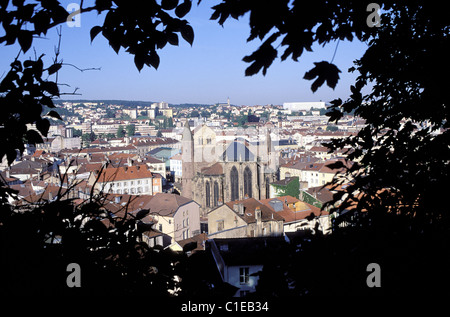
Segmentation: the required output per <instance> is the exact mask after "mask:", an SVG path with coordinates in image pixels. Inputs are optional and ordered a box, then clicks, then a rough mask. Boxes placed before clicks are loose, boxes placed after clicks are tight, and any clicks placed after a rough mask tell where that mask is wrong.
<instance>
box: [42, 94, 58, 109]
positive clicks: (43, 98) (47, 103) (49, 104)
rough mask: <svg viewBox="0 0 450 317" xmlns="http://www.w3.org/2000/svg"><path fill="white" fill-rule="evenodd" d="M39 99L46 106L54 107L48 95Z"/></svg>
mask: <svg viewBox="0 0 450 317" xmlns="http://www.w3.org/2000/svg"><path fill="white" fill-rule="evenodd" d="M40 101H41V105H44V106H47V107H49V108H55V105H54V104H53V100H52V98H50V97H48V96H44V97H42V98H41V100H40Z"/></svg>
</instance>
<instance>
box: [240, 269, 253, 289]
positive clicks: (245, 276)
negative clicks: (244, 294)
mask: <svg viewBox="0 0 450 317" xmlns="http://www.w3.org/2000/svg"><path fill="white" fill-rule="evenodd" d="M248 271H249V270H248V267H241V268H239V283H240V284H241V285H247V284H248V282H249V277H250V275H249V272H248Z"/></svg>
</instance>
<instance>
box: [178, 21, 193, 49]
mask: <svg viewBox="0 0 450 317" xmlns="http://www.w3.org/2000/svg"><path fill="white" fill-rule="evenodd" d="M181 36H182V37H183V39H184V40H185V41H186V42H188V43H189V44H191V46H192V43H194V29H193V28H192V27H191V26H190V25H189V24H186V25H183V26H182V27H181Z"/></svg>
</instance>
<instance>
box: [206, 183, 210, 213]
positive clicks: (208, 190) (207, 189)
mask: <svg viewBox="0 0 450 317" xmlns="http://www.w3.org/2000/svg"><path fill="white" fill-rule="evenodd" d="M205 187H206V188H205V194H206V207H211V187H210V186H209V182H208V181H207V182H206V185H205Z"/></svg>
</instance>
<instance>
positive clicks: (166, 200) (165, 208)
mask: <svg viewBox="0 0 450 317" xmlns="http://www.w3.org/2000/svg"><path fill="white" fill-rule="evenodd" d="M190 202H193V200H192V199H189V198H186V197H183V196H180V195H176V194H167V193H158V194H156V195H155V196H153V198H152V200H151V201H150V203H149V204H148V208H150V213H151V214H158V215H160V216H169V217H173V216H174V215H175V213H176V212H177V210H178V208H180V207H181V206H183V205H186V204H188V203H190Z"/></svg>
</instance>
